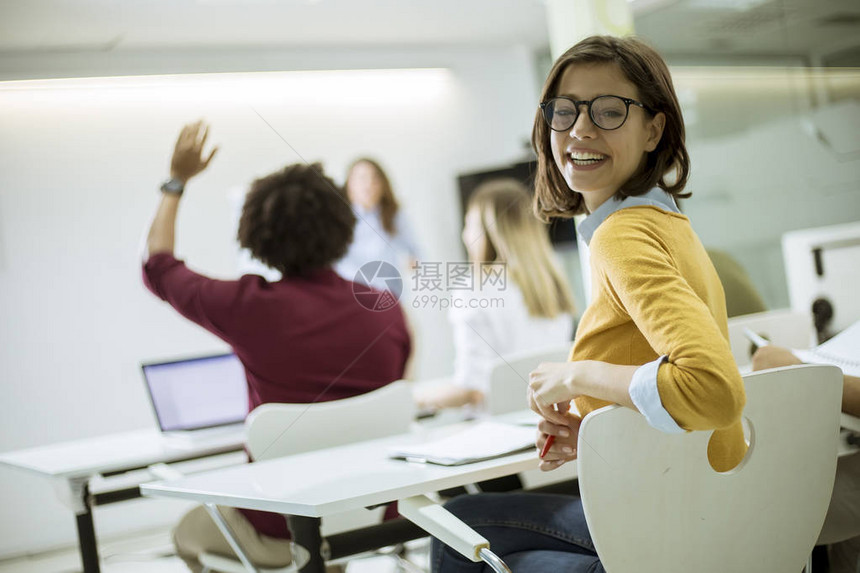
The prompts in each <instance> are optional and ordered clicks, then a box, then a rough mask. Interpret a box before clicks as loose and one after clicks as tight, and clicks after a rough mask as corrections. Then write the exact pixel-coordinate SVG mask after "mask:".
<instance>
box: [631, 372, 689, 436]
mask: <svg viewBox="0 0 860 573" xmlns="http://www.w3.org/2000/svg"><path fill="white" fill-rule="evenodd" d="M667 358H668V357H667V356H661V357H660V358H658V359H657V360H655V361H654V362H649V363H648V364H644V365H642V366H640V367H639V368H637V369H636V372H634V373H633V379H632V380H631V381H630V398H631V399H632V400H633V404H635V405H636V408H638V409H639V412H640V413H641V414H642V415H643V416H645V419H646V420H648V423H649V424H651V426H652V427H654V428H656V429H658V430H660V431H661V432H666V433H667V434H683V433H684V431H685V430H684V429H683V428H682V427H680V426H679V425H678V424H677V423H676V422H675V420H674V419H673V418H672V416H670V415H669V412H667V411H666V409H665V408H664V407H663V402H662V401H661V400H660V392H659V391H658V390H657V371H658V370H659V369H660V365H661V364H663V362H665V361H666V359H667Z"/></svg>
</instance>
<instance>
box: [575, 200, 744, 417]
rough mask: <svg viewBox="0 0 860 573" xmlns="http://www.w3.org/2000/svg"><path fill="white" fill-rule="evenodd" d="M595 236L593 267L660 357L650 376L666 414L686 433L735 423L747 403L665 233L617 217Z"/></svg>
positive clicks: (725, 348) (720, 338) (720, 337)
mask: <svg viewBox="0 0 860 573" xmlns="http://www.w3.org/2000/svg"><path fill="white" fill-rule="evenodd" d="M599 231H600V240H597V236H595V240H593V241H592V249H591V256H592V258H593V260H594V262H595V268H596V269H597V270H598V272H599V273H600V274H601V275H602V280H606V281H607V283H608V288H609V291H610V293H611V297H612V298H613V299H614V300H615V302H616V303H617V304H618V305H619V306H620V307H621V308H623V309H624V311H626V312H627V314H628V315H629V316H630V318H631V319H632V321H633V323H634V324H635V325H636V327H637V329H638V330H639V331H640V332H641V333H642V334H643V336H644V337H645V339H646V340H647V342H648V344H650V346H651V348H652V349H653V350H654V352H655V353H656V354H657V355H658V356H666V360H665V362H663V363H662V364H660V365H659V369H658V370H657V389H658V392H659V395H660V401H661V402H662V405H663V407H664V408H665V410H666V412H668V413H669V415H670V416H671V417H672V418H673V419H674V420H675V422H676V423H677V424H678V425H679V426H680V427H682V428H684V429H687V430H712V429H717V428H725V427H728V426H731V425H732V424H733V423H735V422H737V421H738V419H739V418H740V416H741V412H742V411H743V406H744V403H745V400H746V397H745V393H744V387H743V379H742V378H741V376H740V373H739V372H738V369H737V366H736V365H735V362H734V358H733V357H732V354H731V349H730V348H729V344H728V340H727V339H726V337H725V336H724V334H723V332H722V331H721V330H720V328H719V326H718V325H717V322H716V319H715V317H714V316H713V314H712V312H711V309H710V308H709V307H708V305H707V304H705V302H704V301H703V299H702V298H701V297H700V296H699V295H698V294H697V293H696V291H695V290H694V288H693V286H691V284H690V282H689V281H688V280H687V279H686V278H685V277H684V276H682V273H681V271H680V270H679V267H678V265H677V264H676V261H675V260H674V259H673V254H672V253H671V252H670V249H669V247H668V246H667V240H665V234H666V233H670V232H671V230H670V229H666V228H662V227H661V226H660V225H659V224H655V223H654V221H649V220H648V219H645V218H641V217H637V216H623V217H619V216H617V215H616V216H615V217H611V218H610V219H607V220H606V221H605V222H604V224H603V225H602V226H601V229H599ZM694 253H695V251H691V255H690V256H694ZM702 264H709V263H708V262H707V260H705V261H703V262H702Z"/></svg>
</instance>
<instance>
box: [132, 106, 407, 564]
mask: <svg viewBox="0 0 860 573" xmlns="http://www.w3.org/2000/svg"><path fill="white" fill-rule="evenodd" d="M207 133H208V127H206V126H204V125H203V123H202V122H197V123H195V124H191V125H187V126H185V127H184V128H183V129H182V132H181V134H180V135H179V140H178V141H177V143H176V148H175V150H174V152H173V159H172V160H171V165H170V179H169V180H168V181H167V182H166V183H165V184H164V185H163V186H162V188H161V191H162V196H161V202H160V204H159V206H158V210H157V212H156V214H155V219H154V220H153V221H152V224H151V227H150V229H149V235H148V240H147V247H148V258H147V259H146V260H145V262H144V265H143V280H144V283H145V284H146V286H147V287H148V288H149V290H151V291H152V292H153V293H154V294H155V295H156V296H158V297H159V298H161V299H163V300H165V301H167V302H168V303H170V305H172V306H173V307H174V308H175V309H176V310H177V311H178V312H179V313H180V314H182V315H183V316H184V317H185V318H187V319H189V320H191V321H193V322H195V323H197V324H199V325H200V326H202V327H203V328H205V329H206V330H208V331H209V332H211V333H213V334H215V335H216V336H218V337H219V338H221V339H223V340H224V341H226V342H227V343H228V344H230V346H232V347H233V350H234V352H235V353H236V355H237V356H238V357H239V359H240V360H241V361H242V364H243V365H244V367H245V373H246V376H247V379H248V390H249V391H248V401H249V404H248V408H249V410H252V409H254V408H255V407H257V406H259V405H260V404H265V403H267V402H293V403H297V402H298V403H305V402H308V403H310V402H319V401H327V400H336V399H340V398H347V397H350V396H355V395H357V394H362V393H364V392H369V391H371V390H375V389H376V388H379V387H381V386H384V385H385V384H388V383H390V382H393V381H395V380H397V379H400V378H402V376H403V372H404V368H405V365H406V361H407V358H408V356H409V353H410V344H411V343H410V337H409V333H408V332H407V328H406V324H405V322H404V317H403V313H402V312H401V309H400V307H399V306H398V305H396V304H395V305H393V306H391V307H389V308H387V310H382V311H374V310H369V309H367V308H365V307H364V306H362V305H361V304H359V303H358V302H357V301H356V298H355V294H354V293H355V292H356V291H357V290H361V291H367V290H369V289H368V287H365V286H363V285H356V284H354V283H352V282H350V281H347V280H344V279H342V278H341V277H340V276H338V275H337V274H336V273H335V272H334V270H333V269H332V264H333V263H334V262H335V261H336V260H338V259H339V258H340V257H341V256H343V254H344V253H345V252H346V250H347V247H348V246H349V243H350V241H351V240H352V236H353V229H354V226H355V224H356V219H355V215H354V214H353V212H352V209H351V208H350V206H349V204H348V203H347V202H346V201H344V200H343V196H342V194H341V193H340V191H339V190H338V188H337V187H336V185H335V184H334V182H333V181H332V180H331V179H329V178H328V177H326V176H325V175H324V174H323V172H322V169H321V167H320V166H319V165H303V164H295V165H290V166H287V167H285V168H284V169H282V170H280V171H276V172H275V173H272V174H270V175H268V176H266V177H263V178H261V179H258V180H256V181H255V182H254V183H253V185H252V187H251V189H250V191H249V192H248V195H247V198H246V199H245V204H244V207H243V209H242V216H241V219H240V222H239V232H238V238H239V243H240V244H241V245H242V247H244V248H247V249H249V250H250V252H251V253H252V255H253V256H254V257H255V258H257V259H259V260H260V261H261V262H263V263H264V264H266V265H268V266H270V267H272V268H275V269H277V270H279V271H280V272H281V273H282V275H283V277H284V278H283V279H282V280H280V281H278V282H271V283H270V282H267V281H266V280H265V279H263V278H262V277H259V276H254V275H245V276H243V277H241V278H240V279H238V280H229V281H225V280H214V279H211V278H208V277H206V276H204V275H201V274H199V273H196V272H194V271H192V270H190V269H189V268H188V267H186V266H185V263H183V262H182V261H180V260H178V259H177V258H176V257H175V256H174V253H173V251H174V232H175V231H174V230H175V226H176V214H177V210H178V208H179V203H180V200H181V198H182V192H183V190H184V187H185V185H186V184H187V183H188V181H189V180H190V179H191V178H192V177H194V176H195V175H197V174H198V173H200V172H201V171H203V170H204V169H205V168H206V166H207V165H209V162H210V161H211V160H212V157H213V156H214V155H215V151H216V149H217V148H216V149H213V150H212V151H211V152H210V153H209V155H208V157H204V154H203V147H204V145H205V143H206V136H207ZM296 439H301V437H300V436H296ZM285 479H286V476H285ZM221 512H222V514H223V515H224V517H225V518H226V520H227V522H228V523H229V524H230V525H231V527H232V528H233V530H234V531H235V532H236V533H237V537H238V540H239V542H240V544H241V545H242V546H243V548H244V549H246V551H247V552H248V554H249V556H250V557H251V559H252V560H253V561H254V562H255V563H256V564H257V565H259V566H264V567H282V566H286V565H289V564H290V562H291V561H292V555H291V553H290V548H289V542H288V541H287V539H288V538H289V533H288V531H287V527H286V522H285V519H284V517H283V516H281V515H277V514H271V513H264V512H258V511H246V510H236V509H232V508H221ZM174 543H175V545H176V549H177V553H178V554H179V556H180V557H181V558H182V559H183V560H184V561H185V562H186V563H187V564H188V567H189V568H190V569H191V570H192V571H194V572H195V573H196V572H198V571H201V570H202V567H201V565H200V563H199V561H197V555H198V554H199V553H201V552H202V551H210V552H213V553H220V554H224V555H233V552H232V550H231V549H230V547H229V545H228V544H227V542H226V540H225V539H224V538H223V536H222V535H221V533H220V531H219V530H218V529H217V527H216V526H215V524H214V522H212V520H211V518H210V517H209V515H208V513H206V511H205V510H204V508H203V507H199V508H196V509H194V510H192V511H191V512H190V513H189V514H187V515H186V516H185V517H184V518H183V519H182V521H181V522H180V524H179V525H178V527H177V528H176V530H175V532H174Z"/></svg>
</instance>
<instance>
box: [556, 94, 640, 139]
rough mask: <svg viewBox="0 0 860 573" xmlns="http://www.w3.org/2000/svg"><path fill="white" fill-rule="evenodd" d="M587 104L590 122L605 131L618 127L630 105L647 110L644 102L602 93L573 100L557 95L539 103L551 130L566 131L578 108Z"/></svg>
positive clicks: (573, 120) (571, 124) (571, 125)
mask: <svg viewBox="0 0 860 573" xmlns="http://www.w3.org/2000/svg"><path fill="white" fill-rule="evenodd" d="M583 105H586V106H588V117H590V118H591V121H592V123H594V125H596V126H597V127H599V128H600V129H604V130H606V131H612V130H613V129H618V128H619V127H621V126H622V125H624V122H625V121H627V115H628V114H629V112H630V106H631V105H635V106H637V107H641V108H642V109H644V110H646V111H648V108H647V107H645V104H643V103H641V102H638V101H636V100H635V99H630V98H628V97H621V96H616V95H602V96H598V97H596V98H594V99H593V100H574V99H571V98H569V97H565V96H558V97H554V98H551V99H548V100H547V101H545V102H543V103H541V104H540V108H541V111H542V112H543V118H544V121H546V124H547V125H548V126H549V128H550V129H551V130H553V131H567V130H568V129H570V128H571V127H573V124H574V123H576V120H577V119H578V118H579V108H580V107H581V106H583Z"/></svg>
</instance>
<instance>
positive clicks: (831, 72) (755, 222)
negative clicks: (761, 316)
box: [672, 67, 860, 308]
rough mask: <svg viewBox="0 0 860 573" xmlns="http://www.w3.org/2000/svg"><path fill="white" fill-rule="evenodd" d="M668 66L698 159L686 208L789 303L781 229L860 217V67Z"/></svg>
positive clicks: (706, 235) (769, 296) (707, 238)
mask: <svg viewBox="0 0 860 573" xmlns="http://www.w3.org/2000/svg"><path fill="white" fill-rule="evenodd" d="M672 71H673V76H674V80H675V86H676V89H677V91H678V93H679V97H680V99H681V100H682V106H683V107H684V114H685V118H686V121H687V126H688V137H687V143H688V151H689V152H690V156H691V161H692V171H691V176H690V181H689V184H688V187H687V189H688V190H690V191H692V193H693V196H692V198H691V199H689V200H686V201H684V202H683V209H684V211H685V213H687V214H688V215H689V216H690V218H691V220H692V222H693V226H694V228H695V229H696V231H697V232H698V233H699V236H700V237H701V238H702V241H703V242H704V244H705V245H706V246H708V247H714V248H719V249H722V250H725V251H728V252H729V253H731V254H732V255H734V256H735V257H736V258H737V259H738V261H739V262H740V263H741V264H742V265H743V266H744V268H746V270H747V271H748V272H749V274H750V277H751V279H752V281H753V283H754V284H755V285H756V286H757V287H758V288H759V289H760V291H761V293H762V295H763V297H764V299H765V302H766V303H767V304H768V306H769V307H770V308H783V307H787V306H788V304H789V301H788V290H787V286H786V282H785V269H784V265H783V259H782V250H781V244H780V239H781V237H782V235H783V233H785V232H787V231H791V230H796V229H804V228H810V227H819V226H825V225H832V224H838V223H846V222H851V221H858V220H860V70H857V69H828V70H810V69H804V68H797V67H794V68H791V67H778V68H768V67H749V68H714V67H712V68H702V67H699V68H673V70H672ZM813 126H814V129H813ZM815 130H817V132H816V131H815ZM819 135H820V136H823V137H824V139H825V140H826V142H823V141H822V140H821V139H820V137H819ZM828 144H829V145H828ZM858 264H860V261H858Z"/></svg>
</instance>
